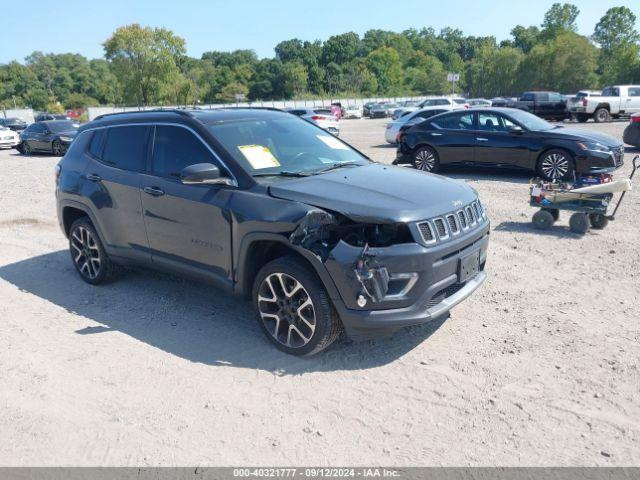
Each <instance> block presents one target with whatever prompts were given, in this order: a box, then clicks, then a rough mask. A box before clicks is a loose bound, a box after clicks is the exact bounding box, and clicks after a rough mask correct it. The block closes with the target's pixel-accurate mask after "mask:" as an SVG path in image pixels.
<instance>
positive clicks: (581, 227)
mask: <svg viewBox="0 0 640 480" xmlns="http://www.w3.org/2000/svg"><path fill="white" fill-rule="evenodd" d="M569 228H570V229H571V231H572V232H573V233H577V234H578V235H584V234H585V233H587V230H589V216H588V215H587V214H586V213H574V214H573V215H571V218H570V219H569Z"/></svg>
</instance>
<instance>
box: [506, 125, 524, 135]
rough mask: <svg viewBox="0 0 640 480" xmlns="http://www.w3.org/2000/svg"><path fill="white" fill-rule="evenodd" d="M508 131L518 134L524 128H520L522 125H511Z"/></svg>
mask: <svg viewBox="0 0 640 480" xmlns="http://www.w3.org/2000/svg"><path fill="white" fill-rule="evenodd" d="M509 133H511V134H514V135H520V134H522V133H524V130H523V129H522V127H520V126H518V125H512V126H511V127H509Z"/></svg>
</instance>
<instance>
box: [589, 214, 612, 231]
mask: <svg viewBox="0 0 640 480" xmlns="http://www.w3.org/2000/svg"><path fill="white" fill-rule="evenodd" d="M589 222H590V223H591V228H595V229H596V230H602V229H603V228H605V227H606V226H607V225H608V224H609V219H608V218H607V217H605V216H604V215H602V214H600V213H592V214H590V215H589Z"/></svg>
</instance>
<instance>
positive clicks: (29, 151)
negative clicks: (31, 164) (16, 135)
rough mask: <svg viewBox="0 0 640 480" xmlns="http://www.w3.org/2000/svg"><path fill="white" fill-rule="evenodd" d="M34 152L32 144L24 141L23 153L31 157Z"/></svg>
mask: <svg viewBox="0 0 640 480" xmlns="http://www.w3.org/2000/svg"><path fill="white" fill-rule="evenodd" d="M32 153H33V149H32V148H31V145H29V142H22V154H23V155H26V156H27V157H29V156H31V154H32Z"/></svg>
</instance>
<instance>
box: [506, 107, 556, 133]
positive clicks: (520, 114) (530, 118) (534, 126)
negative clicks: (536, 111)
mask: <svg viewBox="0 0 640 480" xmlns="http://www.w3.org/2000/svg"><path fill="white" fill-rule="evenodd" d="M509 116H510V117H511V118H513V119H514V120H515V121H516V122H518V123H519V124H520V125H522V126H523V127H525V128H526V129H527V130H532V131H534V132H540V131H543V130H551V129H552V128H555V127H554V126H553V125H551V124H550V123H549V122H547V121H545V120H542V119H541V118H540V117H537V116H535V115H533V114H532V113H529V112H525V111H523V110H517V109H513V111H511V112H509Z"/></svg>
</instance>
